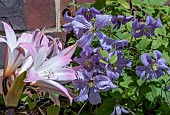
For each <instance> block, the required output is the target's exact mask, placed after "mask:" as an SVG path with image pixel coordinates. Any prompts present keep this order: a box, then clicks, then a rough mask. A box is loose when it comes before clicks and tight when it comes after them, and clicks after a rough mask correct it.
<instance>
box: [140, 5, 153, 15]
mask: <svg viewBox="0 0 170 115" xmlns="http://www.w3.org/2000/svg"><path fill="white" fill-rule="evenodd" d="M143 11H144V12H146V13H148V14H149V15H151V14H152V13H155V10H154V8H153V7H150V6H147V7H146V8H144V9H143Z"/></svg>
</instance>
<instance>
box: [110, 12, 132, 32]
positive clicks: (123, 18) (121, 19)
mask: <svg viewBox="0 0 170 115" xmlns="http://www.w3.org/2000/svg"><path fill="white" fill-rule="evenodd" d="M132 19H133V16H128V17H126V15H124V16H121V15H117V16H113V17H112V23H113V24H114V28H116V29H119V28H120V25H121V24H123V25H125V24H126V23H127V22H129V21H131V20H132Z"/></svg>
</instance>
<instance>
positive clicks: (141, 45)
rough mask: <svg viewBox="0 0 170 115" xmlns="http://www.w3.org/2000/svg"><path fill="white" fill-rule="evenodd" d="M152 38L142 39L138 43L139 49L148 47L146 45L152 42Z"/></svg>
mask: <svg viewBox="0 0 170 115" xmlns="http://www.w3.org/2000/svg"><path fill="white" fill-rule="evenodd" d="M150 42H151V40H150V39H142V40H140V41H139V43H138V44H137V48H138V49H139V50H144V49H146V47H147V46H148V45H149V44H150Z"/></svg>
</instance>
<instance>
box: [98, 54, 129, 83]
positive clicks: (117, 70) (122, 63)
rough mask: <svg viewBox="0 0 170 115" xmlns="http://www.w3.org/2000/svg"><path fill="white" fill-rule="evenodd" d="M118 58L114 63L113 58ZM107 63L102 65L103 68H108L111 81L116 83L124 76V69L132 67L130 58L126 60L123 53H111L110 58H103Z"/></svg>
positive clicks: (107, 72) (107, 71)
mask: <svg viewBox="0 0 170 115" xmlns="http://www.w3.org/2000/svg"><path fill="white" fill-rule="evenodd" d="M114 56H116V58H117V60H116V61H115V62H112V58H113V57H114ZM103 60H104V61H105V62H106V63H100V64H101V66H102V67H103V68H106V74H107V76H108V77H110V79H111V80H113V81H115V80H117V79H118V78H119V76H121V75H122V70H123V68H124V67H126V66H127V67H130V66H131V61H130V59H129V58H124V55H123V54H122V53H121V51H116V52H111V53H109V56H108V58H103Z"/></svg>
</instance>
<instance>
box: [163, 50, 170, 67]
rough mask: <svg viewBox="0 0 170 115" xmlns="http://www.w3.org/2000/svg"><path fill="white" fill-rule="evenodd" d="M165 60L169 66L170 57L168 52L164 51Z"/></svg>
mask: <svg viewBox="0 0 170 115" xmlns="http://www.w3.org/2000/svg"><path fill="white" fill-rule="evenodd" d="M163 58H165V60H166V62H167V63H168V64H170V56H169V54H168V52H166V51H163Z"/></svg>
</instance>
